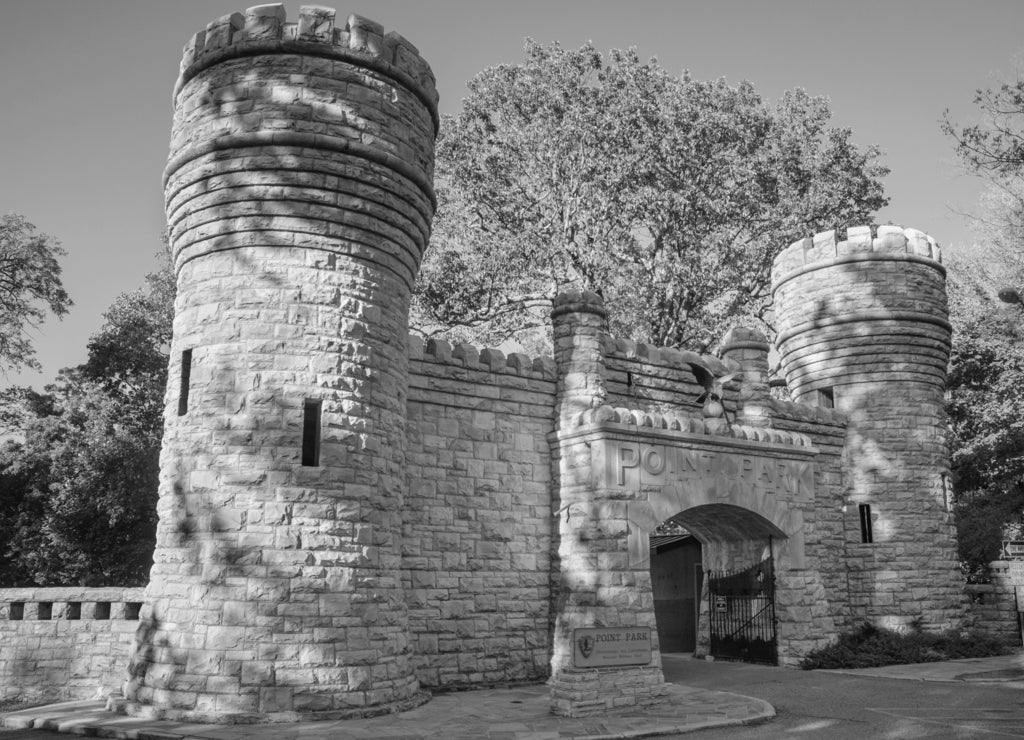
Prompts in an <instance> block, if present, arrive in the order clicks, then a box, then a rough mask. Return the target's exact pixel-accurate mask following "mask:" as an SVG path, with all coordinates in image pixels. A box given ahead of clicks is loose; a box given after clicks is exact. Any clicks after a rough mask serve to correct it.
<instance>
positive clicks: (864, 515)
mask: <svg viewBox="0 0 1024 740" xmlns="http://www.w3.org/2000/svg"><path fill="white" fill-rule="evenodd" d="M857 508H858V509H859V510H860V541H861V542H863V543H869V542H874V541H875V537H874V535H873V534H872V532H871V504H861V505H860V506H858V507H857Z"/></svg>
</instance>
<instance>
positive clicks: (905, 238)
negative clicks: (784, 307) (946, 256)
mask: <svg viewBox="0 0 1024 740" xmlns="http://www.w3.org/2000/svg"><path fill="white" fill-rule="evenodd" d="M870 260H902V261H907V262H917V263H920V264H925V265H930V266H932V267H934V268H935V269H936V270H938V271H939V272H940V273H941V274H942V275H943V277H944V276H945V274H946V268H945V267H944V266H943V265H942V250H941V249H940V247H939V244H938V242H936V241H935V239H933V238H932V237H930V236H929V235H928V234H925V233H924V232H923V231H918V230H917V229H907V228H903V227H901V226H892V225H882V226H877V227H871V226H850V227H849V228H847V229H846V234H845V238H843V236H842V235H841V232H837V231H836V230H834V229H830V230H828V231H821V232H819V233H817V234H815V235H814V236H812V237H807V238H806V239H800V240H798V241H795V242H793V243H792V244H790V245H789V246H788V247H786V248H785V249H784V250H782V251H781V252H780V253H779V255H778V257H776V258H775V264H774V266H773V268H772V293H775V292H776V291H777V290H778V289H779V286H781V285H782V284H783V283H786V282H788V281H789V280H791V279H793V278H795V277H798V276H800V275H803V274H806V273H808V272H813V271H814V270H818V269H822V268H825V267H829V266H831V265H835V264H841V263H846V262H864V261H870Z"/></svg>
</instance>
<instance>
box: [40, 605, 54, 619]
mask: <svg viewBox="0 0 1024 740" xmlns="http://www.w3.org/2000/svg"><path fill="white" fill-rule="evenodd" d="M39 619H53V602H52V601H40V602H39Z"/></svg>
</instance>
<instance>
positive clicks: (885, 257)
mask: <svg viewBox="0 0 1024 740" xmlns="http://www.w3.org/2000/svg"><path fill="white" fill-rule="evenodd" d="M856 262H914V263H916V264H919V265H925V266H926V267H931V268H933V269H935V270H937V271H938V272H939V274H941V275H942V277H946V267H945V265H943V264H942V263H941V262H936V261H935V260H934V259H932V258H931V257H924V256H922V255H919V254H900V253H892V252H890V253H884V252H866V253H864V254H849V255H846V256H843V257H833V258H829V259H825V260H819V261H818V262H811V263H810V264H808V265H804V266H803V267H798V268H796V269H795V270H793V271H792V272H788V273H786V274H785V275H782V276H781V277H779V278H778V279H777V280H775V281H774V282H773V283H772V295H774V294H775V292H776V291H777V290H778V289H779V288H781V287H782V286H783V285H784V284H786V283H788V282H789V281H790V280H793V279H794V278H798V277H800V276H801V275H806V274H807V273H809V272H815V271H817V270H824V269H827V268H829V267H837V266H839V265H846V264H851V263H856Z"/></svg>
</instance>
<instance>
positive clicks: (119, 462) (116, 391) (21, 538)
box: [0, 255, 174, 586]
mask: <svg viewBox="0 0 1024 740" xmlns="http://www.w3.org/2000/svg"><path fill="white" fill-rule="evenodd" d="M165 257H166V255H165ZM147 283H148V285H147V289H146V290H144V291H137V292H134V293H129V294H126V295H122V296H120V297H119V298H118V299H117V300H116V301H115V303H114V305H113V306H112V307H111V309H110V310H109V311H108V312H107V314H106V316H105V319H106V320H105V323H104V325H103V327H102V329H101V330H100V332H99V333H97V334H96V335H95V336H93V337H92V338H91V340H90V342H89V358H88V360H87V362H86V363H85V364H83V365H80V366H78V367H76V368H68V369H65V370H63V371H61V374H60V376H59V378H58V380H57V382H56V383H54V384H52V385H50V386H47V388H46V389H45V392H44V393H36V392H35V391H32V390H31V389H13V390H10V391H8V392H6V393H5V395H4V398H3V401H4V402H5V406H4V409H5V412H4V414H3V416H4V419H5V421H6V423H7V424H8V428H11V427H12V426H13V427H14V428H16V429H17V431H18V432H19V436H20V439H10V440H8V441H7V442H5V443H4V444H3V446H0V585H4V586H12V585H29V584H32V583H35V584H40V585H67V584H72V583H77V584H80V585H89V586H98V585H111V584H116V585H134V584H143V583H145V582H146V578H147V576H148V572H149V566H150V564H151V560H152V552H153V546H154V541H155V529H156V494H157V482H158V473H159V454H160V438H161V432H162V426H163V424H162V410H163V402H162V398H163V393H164V387H165V385H166V380H167V369H166V367H167V358H166V354H165V346H166V344H167V343H168V342H169V340H170V331H171V321H170V319H171V314H172V306H173V299H174V284H173V275H172V274H171V269H170V264H169V260H166V259H165V261H164V264H163V265H162V269H161V270H160V271H159V272H157V273H154V274H152V275H149V276H147Z"/></svg>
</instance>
